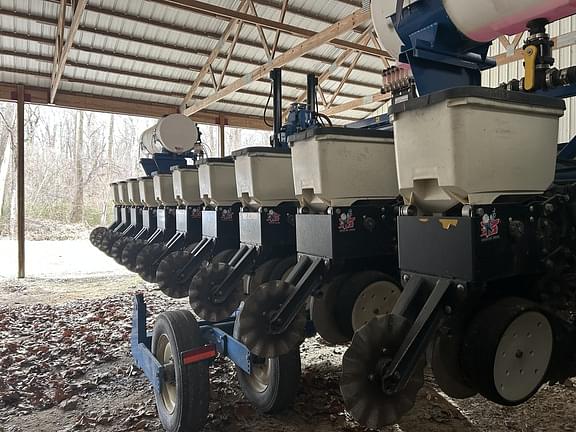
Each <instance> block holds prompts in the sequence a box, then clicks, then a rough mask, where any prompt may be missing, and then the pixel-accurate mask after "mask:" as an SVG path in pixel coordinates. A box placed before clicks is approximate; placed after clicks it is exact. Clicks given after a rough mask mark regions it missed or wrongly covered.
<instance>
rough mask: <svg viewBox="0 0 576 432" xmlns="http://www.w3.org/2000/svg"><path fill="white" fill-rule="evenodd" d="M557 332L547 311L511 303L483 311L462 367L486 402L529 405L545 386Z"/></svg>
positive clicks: (512, 300)
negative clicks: (531, 399) (529, 400)
mask: <svg viewBox="0 0 576 432" xmlns="http://www.w3.org/2000/svg"><path fill="white" fill-rule="evenodd" d="M553 349H554V332H553V329H552V325H551V323H550V321H549V320H548V318H547V317H546V315H545V314H544V312H543V310H542V309H541V308H540V307H539V306H538V305H537V304H535V303H533V302H530V301H528V300H525V299H522V298H515V297H508V298H505V299H502V300H500V301H498V302H496V303H494V304H493V305H491V306H488V307H486V308H485V309H483V310H481V311H480V312H479V313H478V314H477V315H476V316H475V317H474V318H473V320H472V322H471V324H470V326H469V327H468V330H467V333H466V339H465V342H464V346H463V367H464V371H465V373H466V374H467V375H468V376H469V377H470V380H471V382H472V383H473V384H474V387H475V388H477V389H478V392H479V393H480V394H481V395H482V396H484V397H485V398H486V399H488V400H490V401H492V402H495V403H498V404H501V405H506V406H515V405H519V404H521V403H523V402H525V401H527V400H528V399H530V398H531V397H532V396H533V395H534V394H535V393H536V392H537V391H538V390H539V389H540V387H541V386H542V384H543V383H544V381H545V380H546V375H547V372H548V367H549V366H550V363H551V359H552V353H553Z"/></svg>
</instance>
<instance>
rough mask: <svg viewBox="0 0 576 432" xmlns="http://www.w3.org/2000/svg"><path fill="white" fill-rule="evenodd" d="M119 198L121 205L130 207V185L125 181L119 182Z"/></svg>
mask: <svg viewBox="0 0 576 432" xmlns="http://www.w3.org/2000/svg"><path fill="white" fill-rule="evenodd" d="M118 196H119V198H120V203H121V204H122V205H125V206H129V205H130V198H129V197H128V183H127V182H125V181H120V182H118Z"/></svg>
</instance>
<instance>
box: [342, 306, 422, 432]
mask: <svg viewBox="0 0 576 432" xmlns="http://www.w3.org/2000/svg"><path fill="white" fill-rule="evenodd" d="M410 327H411V323H410V321H408V320H407V319H406V318H404V317H402V316H399V315H383V316H381V317H379V318H375V319H373V320H372V321H370V322H369V323H368V324H366V325H365V326H363V327H362V328H360V330H358V331H357V332H356V333H355V334H354V337H353V338H352V344H351V345H350V347H349V348H348V350H347V351H346V353H345V354H344V357H343V359H342V377H341V380H340V391H341V393H342V397H343V398H344V405H345V406H346V408H347V409H348V411H349V412H350V414H352V416H353V417H354V418H355V419H356V420H357V421H358V422H360V423H361V424H362V425H364V426H367V427H369V428H372V429H379V428H381V427H383V426H387V425H392V424H395V423H397V422H398V419H400V417H402V415H404V414H405V413H406V412H408V411H409V410H410V409H412V407H413V406H414V403H415V401H416V395H417V394H418V391H419V390H420V388H421V387H422V386H423V385H424V364H425V360H424V356H422V357H421V359H420V360H419V361H418V363H417V364H416V367H415V369H414V372H413V373H412V376H411V377H410V378H409V379H408V382H407V384H406V386H405V387H404V388H403V389H401V390H399V391H397V392H394V393H391V392H390V391H387V392H385V391H384V390H383V388H384V387H385V383H383V374H384V373H385V371H386V368H387V366H388V365H389V363H390V362H391V361H392V359H393V358H394V356H395V354H396V352H397V351H398V349H399V348H400V345H401V344H402V342H403V341H404V338H405V336H406V335H407V334H408V331H409V330H410Z"/></svg>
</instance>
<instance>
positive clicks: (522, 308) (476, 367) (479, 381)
mask: <svg viewBox="0 0 576 432" xmlns="http://www.w3.org/2000/svg"><path fill="white" fill-rule="evenodd" d="M530 311H535V312H539V313H542V314H543V315H546V314H545V313H544V311H543V310H542V308H540V307H539V306H538V305H537V304H536V303H533V302H531V301H528V300H525V299H522V298H516V297H508V298H504V299H502V300H499V301H497V302H496V303H494V304H492V305H490V306H488V307H486V308H484V309H482V310H481V311H480V312H479V313H478V314H477V315H476V316H475V317H474V318H473V319H472V321H471V323H470V325H469V327H468V329H467V331H466V336H465V342H464V346H463V348H462V367H463V370H464V373H465V374H466V375H467V376H468V377H469V379H470V380H471V382H472V383H473V385H474V387H475V388H477V389H478V393H480V394H481V395H482V396H484V397H485V398H486V399H488V400H489V401H492V402H494V403H497V404H500V405H504V406H517V405H520V404H522V403H524V402H526V401H527V400H529V399H530V398H531V397H532V396H534V394H536V393H537V392H538V390H540V386H541V385H542V384H543V383H544V382H545V380H546V375H547V373H546V374H544V378H543V379H542V382H541V383H540V386H538V387H537V388H535V389H534V391H532V392H531V393H530V394H528V395H527V396H526V397H524V398H522V399H520V400H516V401H509V400H506V399H504V398H503V397H502V396H501V395H500V393H499V392H498V390H497V389H496V386H495V383H494V369H493V367H492V364H493V360H494V358H495V357H496V351H497V348H498V345H499V343H500V340H501V337H502V333H503V332H504V331H505V329H506V328H507V327H508V325H509V324H510V323H511V322H512V321H513V319H515V318H516V317H518V316H520V315H521V314H522V313H525V312H530ZM504 318H505V319H504Z"/></svg>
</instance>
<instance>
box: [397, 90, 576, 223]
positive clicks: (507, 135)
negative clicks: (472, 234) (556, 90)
mask: <svg viewBox="0 0 576 432" xmlns="http://www.w3.org/2000/svg"><path fill="white" fill-rule="evenodd" d="M564 110H565V105H564V102H563V101H561V100H558V99H553V98H548V97H542V96H534V95H528V94H523V93H519V92H508V91H505V90H499V89H488V88H482V87H462V88H455V89H450V90H446V91H442V92H438V93H435V94H431V95H428V96H426V97H421V98H418V99H414V100H412V101H408V102H405V103H402V104H397V105H395V106H393V107H391V109H390V112H391V114H392V120H393V122H394V133H395V139H396V158H397V161H398V182H399V184H400V191H401V193H402V195H403V197H404V199H405V201H406V203H407V204H411V205H414V206H416V207H417V208H418V209H419V210H420V211H421V212H424V213H428V214H430V213H440V212H444V211H446V210H448V209H450V208H451V207H453V206H455V205H456V204H458V203H461V204H490V203H493V202H494V200H495V199H496V198H498V197H500V196H503V195H521V194H534V193H542V192H543V191H545V190H546V189H548V187H549V186H550V184H551V183H552V181H553V179H554V171H555V163H556V152H557V138H558V123H559V118H560V117H562V115H563V113H564Z"/></svg>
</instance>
